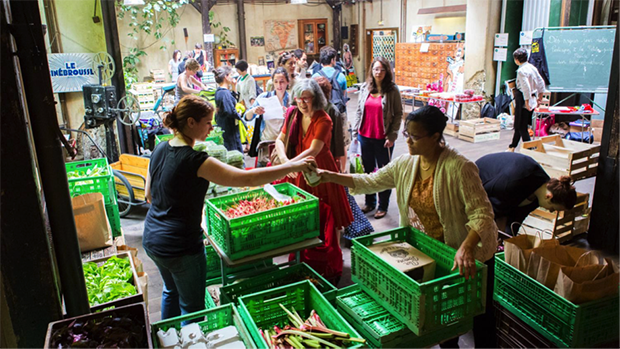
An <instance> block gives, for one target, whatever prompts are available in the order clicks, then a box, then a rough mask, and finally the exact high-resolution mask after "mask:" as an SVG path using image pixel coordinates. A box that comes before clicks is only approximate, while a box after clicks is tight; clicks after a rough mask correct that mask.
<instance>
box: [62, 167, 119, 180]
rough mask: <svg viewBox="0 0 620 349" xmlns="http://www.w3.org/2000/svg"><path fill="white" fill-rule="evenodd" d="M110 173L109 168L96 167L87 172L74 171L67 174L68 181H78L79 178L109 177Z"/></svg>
mask: <svg viewBox="0 0 620 349" xmlns="http://www.w3.org/2000/svg"><path fill="white" fill-rule="evenodd" d="M109 174H110V171H109V169H108V166H99V165H95V166H94V167H92V168H89V169H88V170H86V171H80V170H74V171H68V172H67V178H68V179H77V178H86V177H99V176H108V175H109Z"/></svg>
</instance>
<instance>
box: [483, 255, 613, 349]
mask: <svg viewBox="0 0 620 349" xmlns="http://www.w3.org/2000/svg"><path fill="white" fill-rule="evenodd" d="M493 299H495V300H496V301H497V302H499V304H500V305H501V306H503V307H504V308H506V309H508V311H510V312H511V313H512V314H514V315H516V316H517V317H518V318H519V319H521V320H523V321H524V322H525V323H526V324H528V325H529V326H531V327H532V328H534V329H535V330H536V331H538V332H539V333H540V334H542V335H543V336H545V337H546V338H547V339H549V340H550V341H552V342H553V343H555V344H556V345H558V346H559V347H571V348H586V347H595V346H597V345H600V344H603V343H607V342H610V341H613V340H618V336H619V330H618V317H619V310H618V306H619V304H620V303H619V298H618V295H614V296H611V297H606V298H604V299H599V300H596V301H592V302H588V303H584V304H580V305H576V304H573V303H571V302H569V301H568V300H566V299H565V298H563V297H561V296H559V295H558V294H557V293H555V292H553V290H551V289H549V288H547V287H545V286H544V285H543V284H541V283H539V282H538V281H536V280H534V279H532V278H531V277H529V276H527V275H526V274H524V273H522V272H521V271H519V270H518V269H517V268H515V267H513V266H511V265H509V264H508V263H506V262H505V261H504V253H499V254H497V255H496V256H495V291H494V294H493Z"/></svg>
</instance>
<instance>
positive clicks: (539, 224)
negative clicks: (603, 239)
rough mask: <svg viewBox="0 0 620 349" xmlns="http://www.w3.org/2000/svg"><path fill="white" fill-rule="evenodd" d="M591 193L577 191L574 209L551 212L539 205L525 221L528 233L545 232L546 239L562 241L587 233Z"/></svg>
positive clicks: (524, 225)
mask: <svg viewBox="0 0 620 349" xmlns="http://www.w3.org/2000/svg"><path fill="white" fill-rule="evenodd" d="M589 203H590V194H587V193H585V194H584V193H577V203H576V204H575V207H573V209H572V210H566V211H556V212H549V211H547V210H546V209H544V208H542V207H539V208H537V209H535V210H534V211H532V213H530V215H529V216H528V217H527V218H526V219H525V220H524V221H523V229H524V230H525V232H526V233H527V234H530V235H535V234H537V231H542V232H543V238H544V239H551V238H553V237H555V238H556V239H558V240H560V242H565V241H568V240H571V239H573V238H574V237H575V236H577V235H580V234H583V233H585V232H586V231H587V230H588V225H589V223H590V208H589V207H588V206H589Z"/></svg>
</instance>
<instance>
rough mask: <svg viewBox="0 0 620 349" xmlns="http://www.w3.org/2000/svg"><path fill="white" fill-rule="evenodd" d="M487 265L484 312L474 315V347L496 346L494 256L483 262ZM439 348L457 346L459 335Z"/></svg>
mask: <svg viewBox="0 0 620 349" xmlns="http://www.w3.org/2000/svg"><path fill="white" fill-rule="evenodd" d="M484 264H486V265H487V299H486V309H485V312H484V314H480V315H478V316H476V317H474V345H475V347H476V348H496V347H497V334H496V333H495V332H496V327H497V325H496V324H495V309H493V289H494V287H493V286H494V283H495V256H493V257H492V258H491V259H489V260H488V261H486V262H484ZM439 347H441V348H458V347H459V337H456V338H452V339H450V340H447V341H445V342H443V343H441V344H439Z"/></svg>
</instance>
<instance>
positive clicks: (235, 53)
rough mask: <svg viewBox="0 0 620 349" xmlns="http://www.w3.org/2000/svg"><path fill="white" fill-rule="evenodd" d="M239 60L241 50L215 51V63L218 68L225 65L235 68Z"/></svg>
mask: <svg viewBox="0 0 620 349" xmlns="http://www.w3.org/2000/svg"><path fill="white" fill-rule="evenodd" d="M238 59H239V49H237V48H226V49H221V50H218V49H215V50H213V62H214V63H215V67H216V68H217V67H220V66H223V65H229V66H234V65H235V63H237V60H238Z"/></svg>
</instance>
